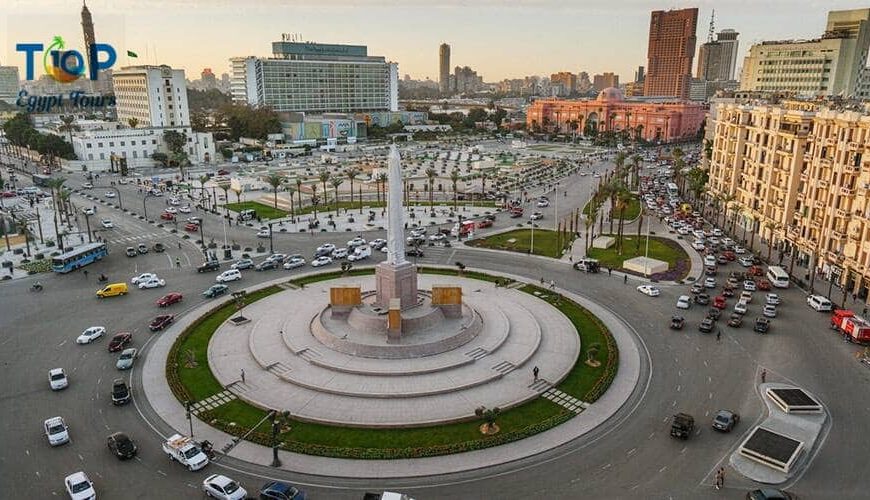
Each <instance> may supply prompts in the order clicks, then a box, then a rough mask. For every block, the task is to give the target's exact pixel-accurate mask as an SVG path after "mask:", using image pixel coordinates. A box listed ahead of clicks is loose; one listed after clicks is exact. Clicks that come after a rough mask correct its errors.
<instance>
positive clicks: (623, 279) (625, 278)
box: [622, 274, 628, 285]
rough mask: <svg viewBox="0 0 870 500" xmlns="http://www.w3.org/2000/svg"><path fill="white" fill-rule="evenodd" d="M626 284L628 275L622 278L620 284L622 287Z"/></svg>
mask: <svg viewBox="0 0 870 500" xmlns="http://www.w3.org/2000/svg"><path fill="white" fill-rule="evenodd" d="M626 283H628V275H627V274H625V275H623V276H622V284H623V285H624V284H626Z"/></svg>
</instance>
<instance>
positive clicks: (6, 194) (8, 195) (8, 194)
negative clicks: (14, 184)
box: [2, 191, 18, 198]
mask: <svg viewBox="0 0 870 500" xmlns="http://www.w3.org/2000/svg"><path fill="white" fill-rule="evenodd" d="M2 196H3V197H4V198H15V197H16V196H18V195H17V194H15V193H13V192H12V191H3V194H2Z"/></svg>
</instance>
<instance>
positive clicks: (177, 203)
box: [169, 198, 181, 207]
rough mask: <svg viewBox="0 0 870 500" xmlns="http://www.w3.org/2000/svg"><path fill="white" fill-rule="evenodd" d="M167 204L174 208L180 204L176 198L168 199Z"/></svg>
mask: <svg viewBox="0 0 870 500" xmlns="http://www.w3.org/2000/svg"><path fill="white" fill-rule="evenodd" d="M169 204H170V205H172V206H174V207H177V206H178V205H180V204H181V202H180V201H178V198H169Z"/></svg>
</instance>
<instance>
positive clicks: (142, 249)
mask: <svg viewBox="0 0 870 500" xmlns="http://www.w3.org/2000/svg"><path fill="white" fill-rule="evenodd" d="M136 251H137V252H139V253H141V254H146V253H148V245H146V244H145V243H139V244H138V245H136Z"/></svg>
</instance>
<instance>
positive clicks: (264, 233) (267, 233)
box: [257, 229, 272, 238]
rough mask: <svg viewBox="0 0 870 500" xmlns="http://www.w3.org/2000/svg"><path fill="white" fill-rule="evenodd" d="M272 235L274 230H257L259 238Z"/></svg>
mask: <svg viewBox="0 0 870 500" xmlns="http://www.w3.org/2000/svg"><path fill="white" fill-rule="evenodd" d="M271 235H272V232H271V231H269V230H268V229H260V230H259V231H257V238H268V237H270V236H271Z"/></svg>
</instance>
